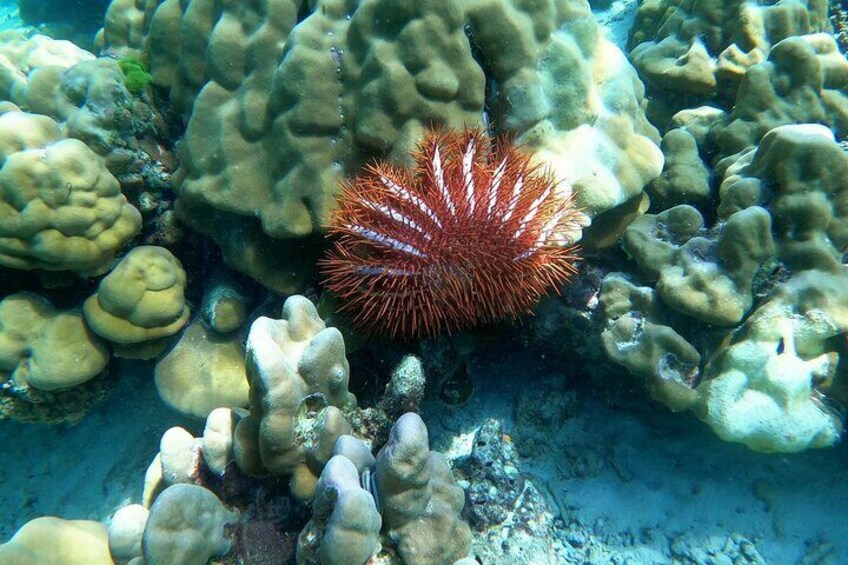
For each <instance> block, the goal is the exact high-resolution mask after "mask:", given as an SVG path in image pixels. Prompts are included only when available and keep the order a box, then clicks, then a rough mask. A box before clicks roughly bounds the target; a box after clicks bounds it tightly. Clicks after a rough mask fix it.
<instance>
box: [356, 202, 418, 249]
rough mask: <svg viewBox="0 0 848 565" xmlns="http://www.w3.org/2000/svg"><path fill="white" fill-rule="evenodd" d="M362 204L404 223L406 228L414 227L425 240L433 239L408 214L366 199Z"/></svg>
mask: <svg viewBox="0 0 848 565" xmlns="http://www.w3.org/2000/svg"><path fill="white" fill-rule="evenodd" d="M363 204H364V205H365V206H367V207H368V208H371V209H372V210H374V211H375V212H379V213H380V214H383V215H384V216H387V217H388V218H390V219H392V220H394V221H396V222H398V223H399V224H402V225H404V226H406V227H408V228H412V229H414V230H415V231H417V232H418V233H420V234H421V235H422V236H424V238H425V239H427V240H430V239H433V238H432V237H431V236H430V234H429V233H427V232H426V231H425V230H424V228H422V227H421V226H420V225H418V224H417V223H416V222H415V220H413V219H412V218H410V217H409V216H406V215H404V214H402V213H400V212H398V211H397V210H394V209H392V208H389V207H388V206H386V205H384V204H377V203H376V202H368V201H365V202H363Z"/></svg>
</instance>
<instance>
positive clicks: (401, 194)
mask: <svg viewBox="0 0 848 565" xmlns="http://www.w3.org/2000/svg"><path fill="white" fill-rule="evenodd" d="M415 160H416V163H417V165H416V169H415V170H414V171H409V170H406V169H401V168H398V167H395V166H392V165H389V164H385V163H376V164H373V165H370V166H368V167H366V168H365V170H364V172H363V174H361V175H360V176H359V177H357V178H356V179H355V180H353V181H352V182H350V183H347V184H346V185H345V186H344V187H343V191H342V196H341V198H340V201H339V207H338V210H337V211H336V213H335V214H334V215H333V217H332V220H331V227H330V231H329V235H330V237H331V238H332V239H333V243H332V246H331V249H330V251H329V253H328V256H327V258H326V259H325V260H324V261H323V262H322V270H323V273H324V275H325V278H326V284H327V287H328V288H329V289H330V290H331V291H332V292H334V293H336V294H337V295H338V296H339V297H340V298H341V301H342V302H343V306H342V309H343V310H349V311H351V312H352V313H353V320H354V323H355V324H356V325H358V326H360V327H363V328H365V329H368V330H375V331H377V332H378V333H386V334H389V335H392V336H404V337H420V336H430V335H435V334H438V333H440V332H445V331H447V332H449V331H451V330H456V329H459V328H464V327H469V326H473V325H476V324H477V323H481V322H491V321H496V320H500V319H503V318H510V317H512V318H514V317H517V316H518V315H520V314H522V313H524V312H527V311H528V310H529V309H530V308H531V307H532V306H533V305H534V304H535V303H536V302H537V301H538V300H539V299H540V298H541V297H542V296H543V295H544V294H546V293H547V292H549V291H551V290H557V289H558V288H559V287H560V286H561V285H562V284H563V283H564V282H566V281H567V280H568V279H569V277H570V276H572V275H573V274H574V273H575V272H576V267H575V261H576V258H577V255H576V247H575V246H573V245H569V243H570V242H571V241H572V239H573V237H572V236H573V234H574V233H575V232H576V231H578V230H579V226H578V225H577V222H578V210H577V208H575V206H574V205H573V203H572V202H571V200H570V199H569V198H567V197H563V195H562V191H561V190H559V188H558V187H557V183H556V181H555V180H554V179H553V177H552V176H551V175H550V174H548V173H547V172H546V171H543V170H541V169H540V168H538V167H536V166H534V165H532V164H531V162H530V157H529V155H527V154H526V153H524V152H522V151H521V150H520V149H518V148H517V147H516V146H515V145H513V144H511V143H509V142H507V141H502V140H501V141H495V142H494V143H490V142H489V140H488V139H486V137H485V136H484V135H483V134H482V133H481V132H480V131H475V130H466V131H464V132H446V133H439V132H435V131H433V132H428V134H427V136H426V137H425V140H424V141H423V143H422V144H421V146H420V148H419V150H418V152H417V153H416V155H415Z"/></svg>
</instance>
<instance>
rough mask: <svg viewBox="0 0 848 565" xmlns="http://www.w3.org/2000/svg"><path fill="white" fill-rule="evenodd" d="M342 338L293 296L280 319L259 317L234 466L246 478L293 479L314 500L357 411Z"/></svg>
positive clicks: (298, 492)
mask: <svg viewBox="0 0 848 565" xmlns="http://www.w3.org/2000/svg"><path fill="white" fill-rule="evenodd" d="M349 373H350V367H349V365H348V362H347V358H346V357H345V345H344V340H343V339H342V336H341V333H340V332H339V331H338V330H337V329H335V328H328V327H326V325H325V324H324V321H323V320H321V318H320V317H319V316H318V312H317V311H316V310H315V306H313V305H312V303H311V302H309V300H307V299H306V298H304V297H302V296H291V297H289V298H288V300H286V303H285V305H284V306H283V313H282V319H280V320H271V319H269V318H265V317H261V318H258V319H257V320H256V321H254V322H253V325H252V326H251V328H250V334H249V336H248V338H247V374H248V380H249V382H250V415H249V416H247V417H245V418H244V419H242V420H241V421H239V423H238V427H237V428H236V435H235V446H234V448H235V458H236V463H238V465H239V467H240V468H241V469H242V470H243V471H244V472H246V473H249V474H252V475H260V476H261V475H267V474H270V473H273V474H279V475H290V476H291V483H290V484H291V490H292V494H293V495H294V496H295V497H297V498H300V499H308V498H310V497H311V496H312V494H313V492H314V490H315V484H316V483H317V482H318V476H319V475H320V473H321V469H322V468H323V466H324V464H325V463H326V462H327V461H328V460H329V459H330V457H331V452H332V449H333V445H334V444H335V442H336V439H337V438H338V437H339V436H340V435H343V434H346V433H349V432H350V425H349V424H348V423H347V421H346V420H345V417H344V414H343V411H344V410H348V409H352V408H354V407H355V406H356V398H355V397H354V395H353V394H351V393H350V392H349V391H348V388H347V387H348V378H349Z"/></svg>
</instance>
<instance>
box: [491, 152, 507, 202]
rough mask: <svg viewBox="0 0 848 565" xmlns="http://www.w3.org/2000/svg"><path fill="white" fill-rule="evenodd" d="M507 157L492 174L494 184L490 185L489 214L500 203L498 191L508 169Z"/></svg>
mask: <svg viewBox="0 0 848 565" xmlns="http://www.w3.org/2000/svg"><path fill="white" fill-rule="evenodd" d="M506 159H507V158H506V157H504V158H503V159H502V160H501V162H500V163H499V164H498V166H497V168H496V169H495V174H494V175H492V184H491V185H489V215H491V214H492V213H493V212H494V211H495V205H496V204H497V203H498V191H499V190H500V188H501V182H502V181H503V176H504V172H505V171H506Z"/></svg>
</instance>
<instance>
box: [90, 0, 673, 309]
mask: <svg viewBox="0 0 848 565" xmlns="http://www.w3.org/2000/svg"><path fill="white" fill-rule="evenodd" d="M300 4H301V3H300V2H295V1H292V0H286V1H283V0H278V1H276V2H273V3H271V4H269V5H268V6H267V7H266V6H264V5H263V6H262V7H259V6H256V7H250V8H248V7H244V6H239V7H235V6H232V7H230V6H227V7H224V8H222V9H221V10H219V11H215V12H213V11H211V9H210V8H209V7H208V6H206V5H205V4H203V5H201V3H195V4H194V5H193V6H192V9H190V10H189V9H186V8H185V7H184V6H182V7H181V6H180V5H179V4H178V3H176V2H162V3H160V2H157V1H155V0H148V1H146V2H142V3H141V4H139V5H131V3H129V2H123V1H121V2H114V3H113V4H112V7H111V8H110V10H109V13H108V14H107V17H106V26H105V28H104V32H103V46H104V50H105V52H107V53H113V54H115V55H116V56H120V57H127V56H129V57H137V58H142V59H145V60H146V62H147V63H148V64H149V66H150V73H151V74H152V76H153V79H152V83H153V84H154V85H158V86H160V87H163V88H167V89H168V94H169V98H170V102H171V106H172V108H173V109H174V110H175V111H176V112H177V113H179V114H181V115H182V116H183V117H184V119H185V120H186V122H187V129H186V136H185V139H184V142H183V145H182V147H181V163H180V169H179V170H178V172H177V174H176V177H175V178H176V186H177V190H178V192H179V196H178V201H177V210H178V213H179V214H180V217H181V218H182V219H183V221H185V222H186V223H187V224H188V225H189V226H191V227H192V228H193V229H195V230H197V231H199V232H201V233H204V234H206V235H208V236H210V237H212V238H213V239H214V240H215V241H216V243H217V244H218V245H219V246H220V247H221V249H222V252H223V256H224V259H225V260H226V261H227V263H228V264H229V265H230V266H231V267H233V268H235V269H237V270H239V271H242V272H244V273H247V274H248V275H249V276H251V277H252V278H254V279H256V280H258V281H259V282H261V283H262V284H263V285H265V286H266V287H268V288H271V289H273V290H276V291H278V292H286V293H290V292H293V291H296V290H299V289H300V288H302V286H303V284H304V281H305V279H306V277H307V275H308V270H309V266H311V260H312V259H314V257H315V255H316V254H317V251H318V249H317V248H316V247H317V246H316V244H315V241H314V237H313V235H314V234H316V233H320V230H321V229H322V228H323V227H324V226H325V225H326V224H327V222H328V220H329V217H330V214H331V212H332V210H333V209H334V207H335V204H334V201H335V197H336V196H337V194H338V192H339V183H340V181H341V180H343V179H344V178H345V177H348V176H353V175H355V174H356V173H357V172H358V171H359V169H360V167H361V166H362V165H363V164H365V163H367V162H368V160H369V159H371V158H373V157H383V158H387V159H389V160H391V161H393V162H395V163H398V164H408V163H409V162H410V153H411V151H412V150H413V149H414V147H415V146H416V144H417V143H418V142H419V141H420V139H421V137H422V135H423V131H424V128H425V127H426V126H430V125H437V124H438V125H442V126H446V127H453V128H458V127H462V126H463V125H473V124H478V123H480V122H482V120H483V112H484V109H485V110H486V113H487V115H489V119H490V122H491V123H492V124H493V126H494V127H496V129H498V130H499V131H502V132H505V133H509V134H512V135H516V136H517V137H518V140H519V141H520V142H521V143H524V144H526V145H527V146H528V147H529V148H531V149H532V151H533V153H534V156H535V159H536V160H537V161H538V162H540V163H542V164H544V165H545V166H548V167H550V168H551V170H553V171H554V172H555V174H556V176H557V179H558V180H563V181H567V182H566V183H565V184H564V185H563V186H571V187H574V192H575V198H576V201H577V203H578V204H579V205H580V206H582V207H583V208H584V209H586V210H587V212H589V213H590V215H592V216H595V215H599V214H601V213H602V212H606V211H610V210H612V209H615V210H617V211H615V212H613V213H611V214H609V217H608V218H607V221H606V222H605V224H604V225H605V226H606V227H605V228H604V230H600V228H598V230H599V231H601V232H602V234H603V235H607V236H609V233H616V230H618V231H620V228H621V227H622V220H621V219H620V218H619V216H622V215H624V216H625V217H626V214H625V213H624V210H630V209H631V208H633V207H634V206H636V205H637V204H635V203H634V201H635V202H636V203H638V201H640V198H639V197H640V196H641V192H642V189H643V187H644V185H645V184H646V183H647V182H648V181H650V180H651V179H652V178H654V177H655V176H656V175H657V174H659V172H660V169H661V166H662V155H661V153H660V151H659V149H658V147H657V146H656V143H657V142H658V141H659V137H658V135H657V133H656V131H655V130H654V129H653V128H652V126H651V125H650V124H649V123H648V122H647V120H645V118H644V114H643V112H642V109H641V105H642V102H643V98H642V94H643V93H642V86H641V83H640V82H639V81H638V79H637V78H636V76H635V73H634V71H633V69H632V67H630V66H629V64H628V63H627V61H626V59H625V57H624V56H623V54H622V53H621V52H620V51H619V50H618V49H617V48H615V47H614V46H613V45H612V44H611V43H609V41H608V40H606V39H605V38H604V36H603V34H601V33H599V30H598V27H597V24H595V22H594V21H593V19H592V16H591V13H590V11H589V7H588V4H587V3H586V2H584V1H582V0H568V1H565V0H550V1H546V2H541V3H538V5H533V6H518V5H515V4H513V3H511V2H506V1H502V0H498V1H486V2H483V1H479V2H478V1H475V2H457V1H451V2H449V3H448V4H445V3H444V2H419V3H416V4H415V6H414V8H413V7H410V6H409V5H407V4H406V3H404V2H399V1H396V0H369V1H368V2H358V3H351V2H343V1H340V0H328V1H325V2H320V3H318V5H316V6H310V7H308V8H307V7H303V6H300ZM298 8H301V9H303V10H305V11H306V13H305V14H304V17H303V18H302V21H300V22H299V23H298V22H297V20H296V13H297V10H298ZM310 9H311V11H310ZM272 13H273V14H274V17H273V18H270V17H269V14H272ZM248 14H249V15H248ZM376 14H392V17H391V19H390V21H391V25H385V26H384V25H378V24H379V21H380V20H379V18H378V17H377V16H376ZM237 21H242V22H250V24H249V25H247V26H246V27H242V26H236V25H235V23H234V22H237ZM295 24H296V25H295ZM466 31H467V32H468V36H466V33H465V32H466ZM270 37H273V38H274V39H273V40H270V39H269V38H270ZM505 38H508V40H505ZM505 44H510V45H515V46H516V48H515V49H511V50H504V49H503V47H502V46H503V45H505ZM377 46H379V47H377ZM251 53H256V55H251ZM259 53H261V56H260V55H258V54H259ZM234 62H236V63H235V64H234ZM278 62H279V64H278ZM561 75H570V76H573V77H575V78H574V84H575V86H574V88H563V87H562V86H561V85H560V84H559V82H558V81H557V80H556V78H555V77H557V76H561ZM487 81H488V83H489V84H495V83H497V84H498V85H499V88H488V89H487V87H486V84H487ZM487 92H488V93H489V94H488V95H487ZM622 207H624V208H622ZM619 208H622V210H619ZM599 225H600V224H599ZM597 237H600V235H599V236H597ZM610 237H611V236H610Z"/></svg>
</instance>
